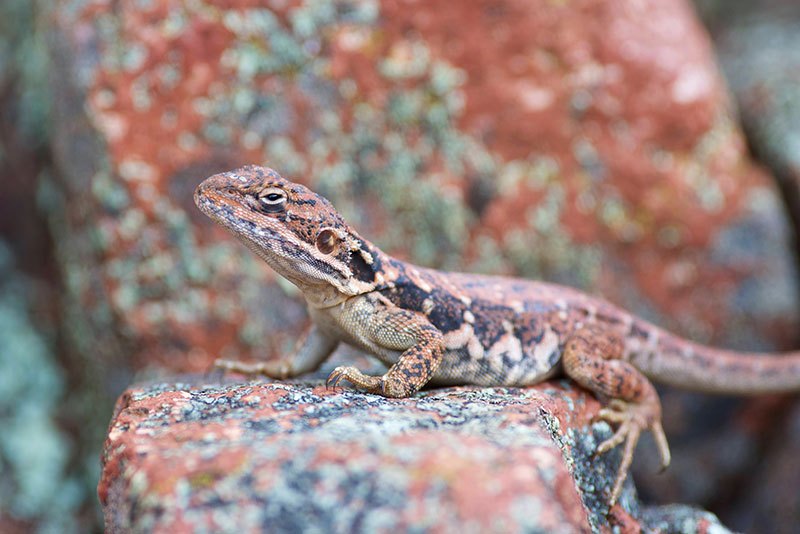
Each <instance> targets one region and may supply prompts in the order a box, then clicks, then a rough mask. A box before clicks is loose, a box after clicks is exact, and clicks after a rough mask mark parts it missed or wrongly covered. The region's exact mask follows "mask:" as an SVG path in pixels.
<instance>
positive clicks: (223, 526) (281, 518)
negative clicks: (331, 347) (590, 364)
mask: <svg viewBox="0 0 800 534" xmlns="http://www.w3.org/2000/svg"><path fill="white" fill-rule="evenodd" d="M321 384H322V381H320V380H318V381H316V382H311V383H308V382H294V383H271V384H267V383H263V382H250V383H245V384H230V383H229V384H224V385H219V384H203V383H202V382H199V381H197V379H195V380H191V379H189V380H188V382H187V381H183V382H177V383H151V384H148V385H143V386H134V387H132V388H130V389H129V390H128V391H127V392H126V393H125V394H124V395H123V396H122V398H121V399H120V400H119V402H118V403H117V407H116V409H115V414H114V418H113V420H112V423H111V426H110V429H109V437H108V440H107V441H106V444H105V447H104V455H103V462H104V469H103V477H102V479H101V483H100V487H99V495H100V500H101V502H102V503H103V506H104V510H105V517H106V528H107V531H109V532H112V533H115V534H117V533H124V532H172V533H184V532H240V533H245V532H354V533H358V532H370V533H378V532H464V533H473V532H474V533H490V532H498V533H499V532H503V533H512V532H553V533H571V532H611V527H612V525H617V526H618V527H619V530H618V532H621V533H633V532H639V531H640V530H639V529H643V530H644V531H658V532H687V533H688V532H710V531H713V532H719V533H722V532H728V531H727V529H725V528H724V527H722V526H721V525H720V524H719V523H718V521H717V520H716V518H715V517H714V516H713V515H711V514H708V513H701V512H697V511H695V510H692V509H690V508H688V507H664V508H656V507H654V508H643V507H641V506H640V505H639V503H638V502H637V500H636V496H635V493H634V491H633V488H632V486H631V485H630V484H629V485H628V486H627V487H626V489H625V491H624V494H623V497H622V499H621V506H617V507H615V508H614V510H613V511H612V512H611V515H610V516H607V513H608V508H607V506H605V505H604V504H603V503H604V498H603V495H604V494H606V493H607V492H608V491H609V489H610V485H611V483H612V481H613V475H614V469H615V467H614V466H615V465H616V464H617V462H618V461H619V454H618V453H617V452H614V453H611V454H609V455H607V457H605V458H602V459H599V460H597V461H595V462H592V461H590V457H591V455H592V452H593V450H594V449H595V447H596V443H597V442H596V439H603V438H606V437H608V436H609V435H610V430H609V427H608V426H607V425H606V424H605V423H597V424H594V425H590V424H589V420H590V415H591V414H592V413H594V411H595V410H596V409H597V408H598V403H597V401H595V400H594V399H593V398H592V397H590V396H588V395H587V394H586V393H584V392H582V391H580V390H579V389H577V388H574V387H573V386H571V385H570V384H569V383H567V382H562V383H550V384H543V385H539V386H536V387H532V388H527V389H504V388H484V389H481V388H474V387H459V388H447V389H437V390H431V391H425V392H422V393H419V394H417V395H416V396H415V397H414V398H410V399H402V400H391V399H385V398H383V397H379V396H376V395H368V394H361V393H356V392H353V391H349V390H343V391H339V390H337V391H334V390H331V389H326V388H325V387H324V386H322V385H321ZM608 517H611V518H612V519H608Z"/></svg>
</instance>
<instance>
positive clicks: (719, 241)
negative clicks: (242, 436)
mask: <svg viewBox="0 0 800 534" xmlns="http://www.w3.org/2000/svg"><path fill="white" fill-rule="evenodd" d="M410 5H411V4H408V3H407V2H404V1H401V0H386V1H383V2H377V1H375V2H370V1H358V2H357V1H346V2H334V3H325V2H286V3H278V4H273V3H269V2H263V3H262V2H256V1H245V0H238V1H230V2H225V3H222V4H219V3H214V4H206V3H188V4H187V3H185V2H178V1H169V0H158V1H153V2H144V3H142V2H125V3H122V4H116V3H112V2H108V1H92V2H73V3H70V4H69V7H68V8H67V7H61V8H58V9H57V10H56V12H55V13H54V16H53V19H54V20H55V21H56V23H55V25H56V28H57V30H58V31H57V32H56V33H55V36H54V37H53V39H52V43H53V44H52V48H53V51H54V53H55V54H56V56H57V59H58V61H57V62H56V64H55V65H54V73H55V74H56V76H55V78H54V82H55V85H56V90H57V91H58V92H59V96H60V98H58V99H57V100H56V102H57V106H56V115H55V116H56V139H55V147H56V161H57V163H58V165H59V167H60V168H61V170H62V171H63V172H62V175H63V176H64V177H65V179H66V181H65V184H66V188H67V192H66V193H67V197H66V198H67V200H68V205H69V206H71V208H70V209H69V210H68V211H69V214H68V215H67V216H66V217H65V223H66V224H65V225H63V226H59V227H58V229H59V230H60V231H61V232H62V234H63V235H61V236H59V239H58V242H59V243H62V244H63V245H64V250H65V252H64V253H63V255H62V258H63V263H64V268H65V270H66V274H67V279H68V280H70V286H69V287H70V288H71V290H72V291H73V292H74V293H75V295H76V301H77V302H78V303H80V304H83V305H84V306H85V314H86V320H87V322H88V323H89V328H90V330H93V331H96V332H97V333H98V335H102V336H103V337H102V340H101V342H98V343H96V344H95V346H96V347H97V348H98V351H91V350H89V351H86V352H87V353H95V352H98V353H99V352H100V351H103V352H113V351H109V349H108V348H107V347H119V348H121V349H123V350H128V351H132V352H133V354H134V360H133V361H134V362H135V367H141V366H143V365H146V364H150V365H154V366H166V367H169V368H171V369H173V370H181V371H185V370H187V369H189V370H191V369H194V370H199V369H201V368H203V367H204V366H206V365H207V364H208V363H209V362H210V360H211V359H212V358H213V357H215V356H217V355H219V354H220V353H225V354H226V355H228V356H237V355H247V354H250V353H251V350H252V349H254V348H255V349H257V350H258V352H259V353H261V354H262V355H263V353H264V352H270V353H272V354H276V353H281V352H285V350H286V348H287V347H288V346H290V345H291V342H292V340H293V339H294V337H295V335H296V333H297V331H298V330H299V329H300V328H301V324H300V323H301V322H302V321H301V320H300V319H301V318H302V316H303V312H302V308H301V307H300V306H299V305H298V304H297V303H296V301H294V300H293V298H292V293H291V291H287V290H286V288H285V286H278V285H276V284H275V282H274V276H273V275H272V273H270V272H269V271H268V270H267V269H266V268H264V267H263V266H260V265H258V263H257V262H256V261H255V260H254V259H251V258H249V257H248V256H247V255H246V254H245V253H244V251H243V250H242V249H241V248H240V247H239V246H238V245H237V244H235V243H233V242H232V241H231V240H230V239H228V238H227V237H225V238H223V237H222V236H223V234H222V233H221V232H220V231H219V230H218V229H212V227H211V226H209V225H208V224H207V223H206V222H205V221H203V220H202V217H200V216H199V214H197V213H196V211H195V209H194V206H193V205H192V203H191V192H192V189H193V187H194V186H195V185H196V184H197V183H198V182H199V181H200V180H201V179H202V178H203V177H205V176H206V175H208V174H210V173H212V172H214V171H218V170H220V169H223V168H228V167H233V166H238V165H239V164H242V163H245V162H253V163H266V164H268V165H271V166H274V167H275V168H277V169H278V170H279V171H280V172H281V173H283V174H285V175H286V176H288V177H290V178H292V179H295V180H299V181H303V182H306V183H307V184H309V185H311V186H312V187H314V188H316V189H317V190H318V191H320V192H321V193H323V194H325V195H327V196H329V197H330V198H331V199H332V200H333V201H334V204H335V205H337V206H338V207H339V208H340V210H341V211H342V212H343V213H344V215H345V216H346V218H348V219H349V220H350V221H352V222H353V224H354V225H355V226H357V227H358V228H359V229H360V230H362V233H363V234H364V235H367V236H369V237H370V238H372V239H374V240H375V241H376V242H377V243H378V244H380V245H381V246H383V247H385V248H387V249H388V250H389V251H390V252H394V253H399V254H401V255H402V256H404V257H405V258H407V259H411V260H413V261H416V262H419V263H422V264H424V265H428V266H433V267H444V268H458V269H468V270H480V271H485V272H495V273H516V274H522V275H526V276H538V277H544V278H547V279H550V280H556V281H562V282H566V283H569V284H571V285H577V286H579V287H582V288H584V289H588V290H592V291H595V292H601V293H605V294H606V295H608V296H609V297H610V298H611V299H612V300H614V301H615V302H617V303H619V304H622V305H624V306H627V307H629V308H632V309H633V311H636V312H639V313H643V314H645V315H647V316H648V317H649V318H651V319H655V320H657V321H658V322H660V323H661V324H663V325H665V326H668V327H672V328H674V329H677V330H679V331H681V332H683V333H687V334H690V335H692V336H694V337H695V338H698V339H700V340H701V341H708V340H718V341H726V342H727V343H728V344H732V345H738V346H740V347H747V348H753V347H756V346H758V347H762V348H763V347H770V346H772V347H774V346H779V345H780V344H781V343H782V342H785V341H786V340H787V339H788V338H789V337H790V336H791V335H792V334H793V333H794V332H795V330H796V328H797V324H798V305H797V302H796V299H794V298H793V295H795V294H796V293H797V275H796V272H795V270H794V266H793V263H792V261H793V260H792V258H791V255H790V254H789V253H788V251H787V248H786V241H785V235H786V219H785V217H784V216H783V215H782V213H781V207H782V206H781V204H780V202H779V201H778V199H777V197H776V195H775V189H774V185H773V184H771V183H770V181H769V179H768V177H766V176H765V175H764V174H763V173H761V172H760V171H758V169H756V168H755V167H754V166H753V165H752V163H751V161H750V160H749V159H748V157H747V154H746V152H745V146H744V143H743V141H742V136H741V133H740V132H739V130H738V128H737V127H736V124H735V123H734V121H733V119H732V115H731V111H730V106H729V103H728V100H727V97H726V93H725V91H724V87H723V84H722V83H721V82H720V79H719V77H718V75H717V73H716V70H715V67H714V64H713V62H712V59H711V51H710V48H709V46H708V42H707V38H706V36H705V34H704V33H703V30H702V28H700V26H699V24H698V23H697V21H696V20H695V18H694V17H693V14H692V12H691V10H690V8H689V7H688V6H687V5H686V4H685V3H684V2H683V1H680V0H670V1H666V2H665V1H655V0H652V1H646V2H613V3H609V2H603V1H600V0H580V1H577V2H570V3H566V4H565V3H553V2H548V1H545V0H540V1H537V2H529V1H527V0H505V1H503V2H499V3H498V2H470V3H469V4H465V5H464V6H462V7H461V8H460V9H457V10H454V9H452V5H451V3H450V2H449V1H441V0H435V1H429V2H422V3H414V4H413V8H411V7H410ZM60 69H61V70H60ZM78 200H79V201H78ZM409 235H413V236H414V239H409V238H408V236H409ZM234 258H236V259H234ZM239 258H242V259H239ZM86 264H88V265H86ZM264 302H269V303H270V304H269V305H264V304H263V303H264ZM274 309H280V310H282V311H283V312H284V313H282V314H274V313H271V311H272V310H274ZM268 332H269V334H270V339H271V343H270V344H269V346H265V344H264V343H262V340H263V339H264V338H265V337H266V334H267V333H268ZM101 333H102V334H101ZM120 344H121V345H120ZM104 356H105V355H104ZM109 358H112V359H113V356H109ZM123 364H124V362H123ZM123 367H124V365H123Z"/></svg>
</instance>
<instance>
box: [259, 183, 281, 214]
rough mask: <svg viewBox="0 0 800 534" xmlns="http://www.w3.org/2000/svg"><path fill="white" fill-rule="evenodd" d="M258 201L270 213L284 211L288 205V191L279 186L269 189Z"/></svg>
mask: <svg viewBox="0 0 800 534" xmlns="http://www.w3.org/2000/svg"><path fill="white" fill-rule="evenodd" d="M258 201H259V202H260V203H261V208H262V209H263V210H264V211H268V212H270V213H275V212H279V211H283V210H284V208H285V207H286V193H285V192H284V191H283V190H282V189H278V188H273V189H267V190H266V191H264V192H262V193H261V194H260V195H259V197H258Z"/></svg>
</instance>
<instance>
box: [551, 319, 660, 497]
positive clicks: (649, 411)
mask: <svg viewBox="0 0 800 534" xmlns="http://www.w3.org/2000/svg"><path fill="white" fill-rule="evenodd" d="M622 354H623V346H622V340H621V339H620V338H619V337H618V336H617V335H615V334H613V333H611V332H609V331H607V330H603V329H602V328H600V327H584V328H581V329H579V330H577V331H576V332H575V333H574V334H572V336H570V338H569V339H568V340H567V344H566V346H565V348H564V356H563V362H564V370H565V372H566V374H567V376H569V377H570V378H571V379H572V380H574V381H575V382H577V383H578V384H580V385H581V386H582V387H584V388H586V389H588V390H590V391H592V392H593V393H595V394H599V395H602V396H603V397H606V398H608V399H610V400H609V402H608V405H607V406H606V407H605V408H603V409H601V410H600V411H599V412H598V413H597V415H596V416H595V419H596V420H601V421H606V422H608V423H610V424H612V425H617V429H616V431H615V432H614V435H613V436H611V437H610V438H609V439H607V440H605V441H604V442H603V443H601V444H600V445H599V446H598V448H597V454H602V453H605V452H608V451H609V450H611V449H613V448H614V447H616V446H617V445H621V444H623V443H624V445H623V449H622V462H621V463H620V466H619V469H618V471H617V476H616V479H615V480H614V486H613V488H612V490H611V497H610V499H609V504H610V505H611V506H613V505H614V504H615V503H616V502H617V499H618V498H619V495H620V493H621V492H622V484H623V483H624V482H625V478H626V477H627V475H628V469H629V468H630V464H631V461H632V460H633V452H634V449H635V448H636V443H637V442H638V440H639V436H641V434H642V432H643V431H645V430H650V431H651V432H652V433H653V436H654V437H655V439H656V445H657V446H658V452H659V454H660V456H661V464H662V465H661V469H662V470H663V469H664V468H666V467H667V466H668V465H669V462H670V453H669V446H668V445H667V439H666V436H665V435H664V430H663V428H662V427H661V402H660V401H659V400H658V394H657V393H656V390H655V388H654V387H653V385H652V384H651V383H650V381H649V380H648V379H647V378H646V377H645V376H644V375H643V374H642V373H641V372H639V371H638V370H637V369H636V368H635V367H634V366H633V365H631V364H630V363H628V362H626V361H623V360H621V357H622Z"/></svg>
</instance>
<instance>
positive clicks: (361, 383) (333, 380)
mask: <svg viewBox="0 0 800 534" xmlns="http://www.w3.org/2000/svg"><path fill="white" fill-rule="evenodd" d="M342 380H347V381H348V382H350V383H352V384H353V385H354V386H356V387H359V388H362V389H365V390H367V391H368V392H370V393H375V394H377V395H384V396H385V395H386V392H385V391H384V389H385V381H384V379H383V377H378V376H369V375H365V374H364V373H362V372H361V371H359V370H358V369H356V368H355V367H351V366H346V365H340V366H339V367H337V368H336V369H334V370H333V371H332V372H331V374H330V376H328V380H327V381H326V382H325V385H326V386H328V387H333V388H335V387H338V386H339V383H340V382H341V381H342Z"/></svg>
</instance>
